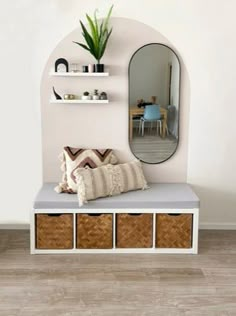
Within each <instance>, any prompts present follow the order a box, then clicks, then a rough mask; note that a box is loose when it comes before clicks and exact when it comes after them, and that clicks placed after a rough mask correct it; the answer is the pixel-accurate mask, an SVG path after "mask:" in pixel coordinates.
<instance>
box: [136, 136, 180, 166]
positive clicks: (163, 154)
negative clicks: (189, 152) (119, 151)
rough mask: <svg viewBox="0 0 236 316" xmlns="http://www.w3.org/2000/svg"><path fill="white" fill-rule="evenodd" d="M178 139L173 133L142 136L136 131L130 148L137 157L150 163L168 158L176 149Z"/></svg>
mask: <svg viewBox="0 0 236 316" xmlns="http://www.w3.org/2000/svg"><path fill="white" fill-rule="evenodd" d="M176 147H177V140H176V138H174V137H173V136H172V135H169V136H166V137H165V138H161V137H160V136H159V135H157V134H156V132H155V130H154V133H153V132H152V134H150V133H146V134H145V135H144V136H140V135H138V134H137V133H134V136H133V139H132V141H130V149H131V151H132V152H133V153H134V154H135V156H136V157H138V158H139V159H141V160H142V161H146V162H149V163H157V162H160V161H164V160H166V159H168V158H169V157H170V156H171V155H172V154H173V153H174V152H175V150H176Z"/></svg>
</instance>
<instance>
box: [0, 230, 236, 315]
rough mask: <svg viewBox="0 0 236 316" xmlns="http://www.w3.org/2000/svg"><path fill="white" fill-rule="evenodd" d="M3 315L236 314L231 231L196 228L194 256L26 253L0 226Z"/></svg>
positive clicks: (21, 237) (21, 241) (25, 243)
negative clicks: (196, 251) (197, 237)
mask: <svg viewBox="0 0 236 316" xmlns="http://www.w3.org/2000/svg"><path fill="white" fill-rule="evenodd" d="M0 315H1V316H62V315H63V316H78V315H79V316H128V315H131V316H159V315H161V316H172V315H173V316H179V315H184V316H189V315H196V316H198V315H199V316H200V315H201V316H202V315H203V316H213V315H214V316H235V315H236V231H201V232H200V253H199V255H160V254H155V255H151V254H146V255H143V254H140V255H128V254H119V255H118V254H117V255H67V256H66V255H30V253H29V232H28V231H4V230H2V231H0Z"/></svg>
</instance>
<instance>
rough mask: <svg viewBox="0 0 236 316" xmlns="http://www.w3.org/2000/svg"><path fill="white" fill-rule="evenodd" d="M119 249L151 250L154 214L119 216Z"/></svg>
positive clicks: (117, 236)
mask: <svg viewBox="0 0 236 316" xmlns="http://www.w3.org/2000/svg"><path fill="white" fill-rule="evenodd" d="M116 247H117V248H151V247H152V214H117V222H116Z"/></svg>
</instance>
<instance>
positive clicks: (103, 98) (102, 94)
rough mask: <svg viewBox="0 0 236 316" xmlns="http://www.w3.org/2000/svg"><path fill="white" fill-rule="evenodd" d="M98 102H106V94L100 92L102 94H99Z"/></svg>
mask: <svg viewBox="0 0 236 316" xmlns="http://www.w3.org/2000/svg"><path fill="white" fill-rule="evenodd" d="M100 100H107V94H106V92H102V93H101V94H100Z"/></svg>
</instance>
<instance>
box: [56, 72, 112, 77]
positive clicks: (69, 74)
mask: <svg viewBox="0 0 236 316" xmlns="http://www.w3.org/2000/svg"><path fill="white" fill-rule="evenodd" d="M50 76H54V77H108V76H109V72H53V71H52V72H50Z"/></svg>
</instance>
